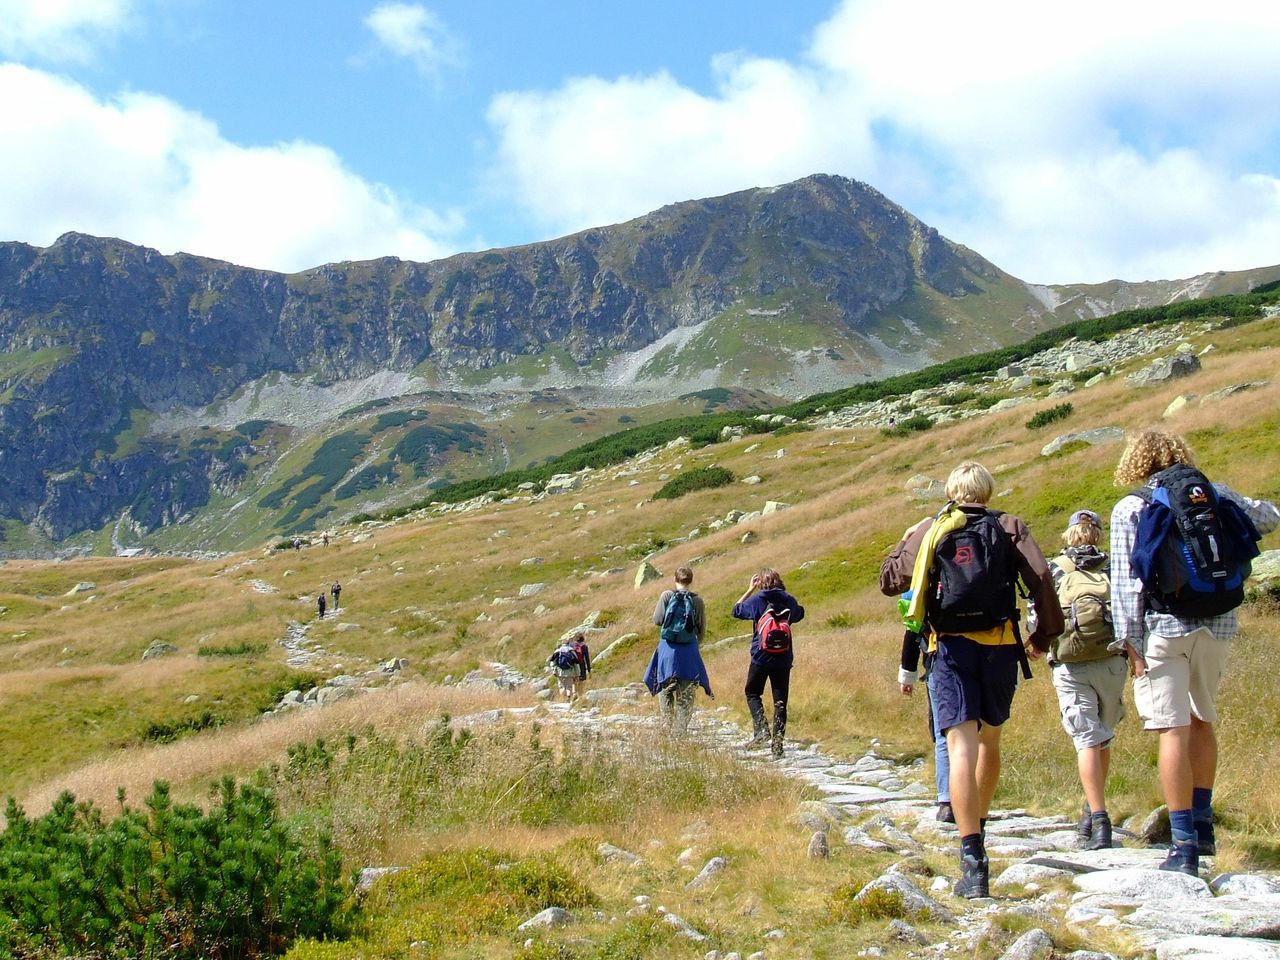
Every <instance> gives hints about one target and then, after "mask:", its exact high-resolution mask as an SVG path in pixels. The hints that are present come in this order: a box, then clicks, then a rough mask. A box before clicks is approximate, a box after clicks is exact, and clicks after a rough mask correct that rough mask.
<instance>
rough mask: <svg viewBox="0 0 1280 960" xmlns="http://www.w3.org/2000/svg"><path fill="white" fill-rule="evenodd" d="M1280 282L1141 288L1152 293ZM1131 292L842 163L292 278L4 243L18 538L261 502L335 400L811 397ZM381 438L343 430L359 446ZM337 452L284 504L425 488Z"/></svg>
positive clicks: (3, 463) (322, 424) (149, 524)
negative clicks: (1088, 278)
mask: <svg viewBox="0 0 1280 960" xmlns="http://www.w3.org/2000/svg"><path fill="white" fill-rule="evenodd" d="M1272 273H1274V274H1276V275H1280V270H1277V271H1272ZM1263 274H1266V271H1261V272H1259V277H1257V278H1255V277H1253V276H1249V277H1234V278H1228V279H1226V280H1223V279H1222V278H1209V279H1206V280H1205V281H1204V282H1203V283H1200V284H1199V285H1198V286H1197V285H1196V284H1191V285H1190V286H1188V283H1186V282H1184V283H1182V284H1181V287H1182V288H1187V289H1181V290H1180V291H1179V290H1176V289H1174V288H1173V287H1169V288H1168V289H1166V287H1161V286H1160V285H1147V286H1146V287H1143V289H1142V290H1141V291H1140V292H1139V293H1138V294H1136V298H1137V300H1135V301H1134V302H1137V301H1138V300H1140V301H1142V302H1164V300H1167V299H1169V298H1171V297H1177V296H1187V295H1191V294H1190V290H1191V288H1195V290H1196V291H1197V292H1199V293H1202V294H1203V293H1209V292H1222V291H1223V289H1224V288H1225V287H1229V286H1230V285H1231V284H1233V283H1234V284H1235V286H1236V287H1239V288H1247V287H1248V286H1249V285H1251V284H1253V283H1255V282H1259V281H1260V280H1261V279H1271V278H1272V277H1271V275H1270V274H1267V275H1265V276H1263ZM1125 297H1128V298H1129V299H1133V298H1134V297H1135V294H1134V292H1133V288H1132V287H1128V286H1126V285H1115V284H1113V285H1110V286H1104V287H1098V288H1089V289H1087V290H1086V289H1084V288H1079V289H1077V288H1043V287H1041V288H1032V287H1030V286H1028V285H1026V284H1023V283H1021V282H1020V281H1018V280H1016V279H1015V278H1013V277H1011V276H1009V275H1008V274H1006V273H1004V272H1003V271H1001V270H999V269H998V268H997V267H995V266H994V265H992V264H991V263H989V262H988V261H986V260H984V259H983V258H982V257H980V256H978V255H977V254H975V253H973V252H972V251H969V250H967V249H965V248H963V247H960V246H958V245H956V244H953V243H951V242H950V241H948V240H946V239H945V238H944V237H942V236H940V235H939V234H938V233H937V231H936V230H934V229H932V228H931V227H929V226H927V225H925V224H923V223H921V222H920V221H919V220H917V219H916V218H914V217H913V216H911V215H910V214H909V213H907V212H906V211H904V210H902V209H901V208H900V207H897V206H896V205H894V204H893V203H891V202H890V201H889V200H887V199H886V198H885V197H883V196H882V195H880V194H879V193H877V192H876V191H875V190H873V189H871V188H870V187H868V186H866V185H864V184H860V183H856V182H853V181H849V180H845V179H842V178H838V177H828V176H814V177H809V178H806V179H804V180H801V181H797V182H796V183H792V184H787V185H784V186H781V187H775V188H769V189H758V190H748V191H743V192H741V193H736V194H731V195H729V196H725V197H719V198H714V199H709V200H700V201H690V202H687V203H680V204H675V205H672V206H669V207H664V208H662V209H661V210H658V211H656V212H654V213H652V214H650V215H648V216H645V217H642V218H640V219H637V220H634V221H631V222H629V223H625V224H620V225H617V226H613V227H603V228H599V229H594V230H589V231H585V232H583V233H580V234H576V235H574V236H570V237H565V238H562V239H559V240H553V241H548V242H545V243H538V244H533V245H529V246H524V247H518V248H512V249H507V250H494V251H489V252H485V253H467V254H460V255H458V256H455V257H451V258H448V259H446V260H442V261H438V262H434V263H408V262H404V261H400V260H398V259H395V258H384V259H381V260H375V261H368V262H361V263H341V264H329V265H325V266H322V267H318V268H316V269H313V270H309V271H305V272H303V273H299V274H292V275H283V274H278V273H271V272H268V271H262V270H252V269H248V268H242V267H237V266H234V265H232V264H228V263H222V262H218V261H213V260H209V259H205V258H201V257H197V256H192V255H188V254H182V253H180V254H175V255H172V256H163V255H161V254H159V253H158V252H156V251H154V250H149V249H145V248H141V247H137V246H134V245H131V244H128V243H125V242H123V241H120V240H113V239H100V238H94V237H87V236H83V235H79V234H67V235H65V236H63V237H61V238H60V239H59V240H58V241H57V242H56V243H54V244H53V245H52V246H50V247H47V248H36V247H32V246H28V245H26V244H21V243H5V244H0V472H2V473H3V475H4V477H5V480H6V482H5V484H4V485H3V487H2V488H0V522H2V523H3V526H0V532H2V533H7V535H8V537H9V539H10V542H11V543H12V542H13V541H14V539H15V537H17V539H19V540H21V539H22V537H23V536H29V535H31V534H32V533H34V534H35V536H36V537H37V538H38V540H39V541H40V542H41V543H43V544H44V546H45V547H46V548H52V547H53V546H54V545H56V544H57V543H58V542H59V541H63V540H65V539H67V538H69V537H73V536H76V535H83V534H85V533H86V532H92V531H101V530H105V529H107V528H109V527H111V526H112V525H113V524H114V525H115V527H116V529H117V530H119V529H125V530H129V531H133V532H134V533H135V534H136V535H139V536H145V535H146V534H148V533H149V532H151V531H154V530H156V529H159V528H161V527H165V526H166V525H171V524H174V523H177V522H180V521H183V520H186V519H189V518H191V517H194V516H196V515H198V514H199V513H200V512H201V511H202V510H205V509H206V508H207V507H208V506H209V505H210V504H211V503H216V502H218V501H219V498H220V497H221V498H222V499H223V500H225V501H226V502H228V503H230V502H238V501H243V500H247V499H252V498H256V497H257V496H258V495H259V494H261V493H264V492H266V488H265V487H264V486H263V485H262V484H263V483H264V482H265V480H266V479H268V478H270V477H272V476H273V474H274V465H275V464H276V462H277V461H278V460H279V459H280V458H281V457H282V456H283V455H284V454H285V453H287V452H288V451H289V450H296V449H300V448H301V447H304V446H305V445H306V444H307V443H308V442H311V441H312V440H314V441H315V443H316V444H319V443H320V442H321V441H322V440H325V439H326V437H327V438H328V439H334V438H333V437H332V436H331V431H332V421H333V420H334V418H335V417H336V416H337V415H339V414H341V413H343V412H344V411H349V410H350V409H351V408H352V407H353V406H358V405H359V404H361V403H365V404H368V403H378V402H382V401H386V400H389V399H395V398H401V397H408V398H409V400H408V402H410V403H419V404H423V403H432V402H435V403H450V404H453V405H454V406H455V407H456V406H457V405H459V404H460V405H461V406H462V407H468V406H471V407H480V408H482V409H484V408H487V409H488V410H489V411H495V410H498V409H500V408H506V409H509V408H510V405H511V404H512V403H513V402H518V401H521V400H527V399H528V397H529V395H530V391H533V390H538V389H544V388H548V387H556V386H559V387H571V388H575V389H578V390H580V391H581V393H580V395H579V396H578V398H577V399H578V402H579V404H580V405H582V406H585V407H602V406H613V407H629V406H635V405H641V404H644V403H646V402H654V401H657V400H665V399H669V398H671V397H672V396H674V395H675V394H678V393H683V392H687V391H691V390H697V389H698V388H713V387H723V386H739V385H742V386H750V387H754V388H758V389H760V390H765V391H768V392H771V393H773V394H777V395H784V396H797V395H802V394H806V393H810V392H813V391H815V390H817V389H819V388H829V387H834V386H837V385H841V384H843V383H847V382H848V381H849V380H850V378H856V377H866V376H877V375H881V374H883V373H886V372H892V371H896V370H900V369H907V368H913V367H915V366H918V365H920V363H922V362H927V361H930V360H937V359H941V358H944V357H947V356H951V355H954V354H956V353H961V352H968V351H971V350H975V349H982V348H987V347H990V346H993V345H996V344H1001V343H1008V342H1013V341H1017V340H1021V339H1023V338H1024V337H1025V336H1026V335H1027V334H1029V333H1031V332H1033V331H1034V330H1036V329H1039V328H1042V327H1044V326H1046V325H1050V324H1054V323H1057V322H1059V320H1060V319H1061V318H1065V317H1074V316H1078V315H1087V314H1089V313H1095V314H1096V313H1104V312H1108V311H1109V310H1111V309H1114V307H1115V304H1116V303H1117V302H1119V301H1120V300H1122V299H1124V298H1125ZM1162 298H1163V299H1162ZM1126 302H1128V301H1126ZM439 390H448V391H450V393H449V394H448V395H447V396H445V395H441V394H439V393H432V392H431V391H439ZM477 418H478V419H483V418H482V417H480V416H479V415H477ZM474 419H475V418H473V422H474ZM273 425H274V426H273ZM454 425H455V426H456V424H454ZM395 426H403V424H397V425H395ZM434 426H435V427H438V428H439V427H449V426H450V424H449V423H447V422H437V423H436V424H434ZM561 426H563V425H561ZM379 429H381V427H380V428H379ZM326 431H329V432H328V433H326ZM376 433H377V431H373V432H366V434H363V435H361V436H359V437H355V438H354V439H352V438H348V440H347V441H343V442H339V443H338V444H337V446H339V447H342V448H343V449H344V450H347V452H348V453H350V451H351V450H352V449H355V450H356V452H357V453H358V452H362V451H364V450H365V447H366V446H368V443H369V441H371V440H374V439H376V438H375V434H376ZM446 433H447V431H446ZM433 437H434V434H433ZM339 439H340V438H339ZM391 439H392V440H394V439H397V438H391ZM398 439H403V436H399V437H398ZM418 439H419V440H421V438H418ZM433 442H434V441H433ZM574 442H577V439H576V438H575V437H574V436H573V435H572V434H569V435H567V436H565V437H564V439H563V440H561V441H559V444H558V445H559V446H560V448H561V449H563V448H565V447H567V446H571V445H572V444H573V443H574ZM344 444H345V446H344ZM389 445H390V441H389V442H388V446H389ZM411 445H412V446H414V449H415V450H419V451H420V450H421V449H422V443H419V442H417V441H416V440H415V441H414V443H413V444H411ZM555 445H556V444H554V443H553V444H552V446H555ZM464 446H465V444H464ZM498 446H500V445H499V444H496V443H495V444H494V449H491V450H489V451H488V455H487V457H481V458H479V459H478V460H476V459H475V458H473V460H474V462H470V461H468V462H465V463H462V465H461V466H459V465H458V463H459V462H458V461H457V458H456V457H455V456H454V454H455V452H456V451H453V450H452V448H451V447H450V442H448V441H446V442H442V443H437V444H436V445H435V446H431V447H430V451H431V457H428V458H426V459H422V458H419V459H418V460H415V461H414V466H413V471H412V474H413V478H414V479H421V480H422V481H423V482H428V481H430V480H431V478H432V477H439V476H441V475H442V474H444V473H445V472H446V471H448V470H451V469H455V468H456V469H462V470H464V471H467V470H470V471H475V470H481V469H486V468H489V467H491V466H492V465H493V464H494V463H495V462H496V463H499V464H501V462H502V459H503V457H507V456H509V455H510V450H509V449H502V450H499V449H497V447H498ZM372 449H373V450H374V451H375V452H376V450H378V449H380V448H379V447H378V444H377V443H374V446H373V448H372ZM322 450H323V448H322ZM314 453H315V456H316V457H321V451H320V450H316V451H314ZM331 454H332V451H329V453H327V454H325V458H327V459H326V460H325V463H323V464H322V465H321V466H318V467H317V466H315V464H316V462H317V461H316V460H315V459H314V458H313V459H312V460H311V461H308V460H307V459H306V458H305V457H302V458H301V459H300V462H299V464H298V467H299V468H301V469H302V470H303V473H302V475H300V476H295V477H294V478H293V479H294V481H295V482H294V483H292V484H290V485H289V490H286V495H285V496H281V497H277V498H275V499H274V500H272V501H271V502H270V503H265V504H264V507H265V509H266V510H268V511H271V510H278V511H279V512H278V513H277V514H276V516H277V517H280V516H281V515H283V516H289V515H290V514H289V513H288V509H289V506H290V501H289V491H290V490H292V489H293V488H294V487H302V488H305V487H306V486H307V484H306V483H303V482H302V481H304V480H307V479H308V478H309V477H314V478H317V479H314V480H312V481H311V486H312V494H311V496H312V497H313V499H312V501H311V502H314V496H316V495H317V492H318V491H320V487H321V486H323V487H324V491H323V492H325V493H327V492H328V491H329V490H332V489H333V488H335V487H336V486H337V485H338V484H340V483H343V482H347V483H352V482H355V487H356V488H357V493H358V494H359V495H360V496H357V497H356V498H355V500H354V502H353V503H352V504H351V509H350V510H348V514H350V513H351V512H354V511H355V509H356V508H358V506H359V505H360V503H361V502H362V500H361V497H362V496H364V495H365V494H366V493H367V492H368V491H369V490H370V489H371V488H372V487H374V486H384V487H385V486H387V485H390V486H392V487H395V486H396V485H397V484H399V483H400V482H402V481H405V480H406V479H408V478H407V477H406V471H405V468H404V467H403V465H402V462H401V461H396V462H395V463H391V464H390V465H387V464H386V463H380V464H379V465H378V467H377V469H378V471H379V472H377V474H376V475H375V476H365V477H363V478H358V477H357V474H358V473H359V471H360V470H361V469H362V468H369V467H370V463H369V462H367V458H366V462H362V461H361V460H360V458H359V457H358V456H355V455H354V454H352V455H350V456H347V458H346V459H345V460H343V461H342V462H340V463H339V462H337V461H335V460H334V457H333V456H332V455H331ZM322 459H324V458H322ZM307 470H312V473H310V474H308V473H306V471H307ZM383 494H384V495H385V490H384V491H383ZM268 496H270V494H268ZM266 499H267V498H264V501H265V500H266ZM297 515H298V512H297V511H294V514H293V519H294V520H296V519H297ZM287 526H288V524H287V523H281V524H279V527H280V528H281V529H284V528H286V527H287ZM2 546H3V544H0V547H2Z"/></svg>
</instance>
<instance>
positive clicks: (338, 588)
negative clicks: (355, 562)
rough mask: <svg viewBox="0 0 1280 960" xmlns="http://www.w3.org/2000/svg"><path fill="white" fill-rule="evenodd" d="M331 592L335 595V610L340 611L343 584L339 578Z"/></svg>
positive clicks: (334, 582) (330, 589) (335, 611)
mask: <svg viewBox="0 0 1280 960" xmlns="http://www.w3.org/2000/svg"><path fill="white" fill-rule="evenodd" d="M329 593H330V594H331V595H332V596H333V612H334V613H337V612H338V598H339V597H341V596H342V584H340V583H339V582H338V581H337V580H335V581H333V586H331V587H330V588H329Z"/></svg>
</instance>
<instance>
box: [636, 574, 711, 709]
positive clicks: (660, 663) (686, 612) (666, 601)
mask: <svg viewBox="0 0 1280 960" xmlns="http://www.w3.org/2000/svg"><path fill="white" fill-rule="evenodd" d="M692 585H693V571H692V570H691V569H689V568H688V567H677V568H676V572H675V589H674V590H664V591H663V592H662V596H660V597H659V598H658V604H657V606H655V607H654V608H653V622H654V624H655V625H656V626H659V627H661V628H662V629H661V630H660V631H659V633H658V646H657V649H655V650H654V651H653V656H652V657H651V658H650V660H649V667H648V669H647V670H646V671H645V675H644V683H645V686H646V687H648V688H649V692H650V693H651V694H654V695H656V696H657V698H658V707H659V709H660V710H661V712H662V717H663V720H664V721H665V722H666V725H667V728H668V729H669V730H671V731H673V732H674V733H678V734H684V733H685V732H686V731H688V729H689V718H690V716H691V715H692V713H693V698H694V695H695V694H696V693H697V687H699V686H700V687H702V689H703V690H705V691H706V692H707V696H708V697H710V698H711V699H713V700H714V699H715V694H714V693H712V692H711V680H710V679H709V678H708V677H707V668H706V665H705V664H704V663H703V662H702V654H701V653H700V652H699V650H698V645H699V644H701V643H702V637H703V634H704V633H705V632H706V629H707V611H706V605H705V604H704V603H703V602H702V598H701V597H700V596H698V595H697V594H696V593H694V592H693V591H692V590H690V589H689V588H690V587H691V586H692Z"/></svg>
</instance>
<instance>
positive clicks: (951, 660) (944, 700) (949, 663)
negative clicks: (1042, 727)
mask: <svg viewBox="0 0 1280 960" xmlns="http://www.w3.org/2000/svg"><path fill="white" fill-rule="evenodd" d="M1018 664H1019V657H1018V647H1017V644H1012V643H1005V644H1001V645H999V646H990V645H988V644H985V643H978V642H977V641H976V640H970V639H969V638H968V637H952V636H942V637H939V638H938V655H937V657H936V658H935V660H934V662H933V684H934V690H933V693H934V709H935V710H936V711H937V722H938V729H940V730H944V731H945V730H949V729H950V728H951V727H954V726H958V725H959V724H962V723H965V722H967V721H969V720H977V721H978V722H979V723H985V724H987V725H988V726H991V727H998V726H1000V725H1001V724H1003V723H1004V722H1005V721H1006V720H1008V719H1009V707H1010V706H1012V704H1013V692H1014V690H1016V689H1017V686H1018Z"/></svg>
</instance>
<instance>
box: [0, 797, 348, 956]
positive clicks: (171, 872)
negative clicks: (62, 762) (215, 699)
mask: <svg viewBox="0 0 1280 960" xmlns="http://www.w3.org/2000/svg"><path fill="white" fill-rule="evenodd" d="M5 819H6V821H7V826H6V827H5V830H4V832H3V833H0V917H3V918H6V919H5V922H4V923H0V956H28V957H35V956H42V957H43V956H74V957H95V958H103V960H115V958H121V960H124V958H134V957H161V956H163V957H165V958H173V960H188V958H189V960H197V958H211V960H223V958H228V960H229V958H232V957H236V958H239V957H254V956H261V955H271V954H277V953H280V952H282V951H283V950H284V949H285V948H287V946H288V945H289V943H290V942H291V941H293V940H294V939H295V938H298V937H302V936H309V937H317V938H323V937H329V936H332V935H334V934H336V933H339V932H340V927H341V924H340V915H341V908H342V906H343V903H344V901H345V900H346V898H347V895H348V892H349V886H348V884H347V883H346V882H344V880H343V878H342V866H341V862H340V859H339V856H338V853H337V851H336V850H335V849H334V848H333V847H332V846H331V845H330V843H329V841H328V839H327V837H325V836H323V835H321V836H318V837H315V838H313V839H310V840H308V838H305V837H302V836H298V835H297V834H296V833H295V831H293V830H290V829H289V828H288V827H286V825H285V824H284V823H283V822H282V821H281V820H279V819H278V818H277V816H276V807H275V801H274V799H273V797H272V794H271V792H270V791H268V790H266V789H263V788H261V787H257V786H250V785H244V786H240V787H237V786H236V784H235V783H234V781H232V780H231V779H230V778H227V779H226V780H224V781H223V782H222V784H221V786H220V787H219V792H218V796H217V799H216V802H215V803H214V804H213V805H212V806H211V807H210V809H209V811H208V812H207V813H206V812H205V811H203V810H201V809H200V808H199V807H196V806H194V805H187V804H175V803H173V802H172V800H171V799H170V796H169V788H168V785H167V784H165V783H163V782H161V781H157V782H156V784H155V787H154V789H153V791H152V793H151V795H150V796H149V797H148V798H147V800H146V809H145V810H133V809H130V808H128V807H125V806H124V805H123V797H121V812H120V814H119V816H117V817H116V818H115V819H114V820H110V821H108V820H107V819H106V818H105V817H104V816H103V814H102V812H101V811H100V810H98V808H97V807H95V806H94V805H93V804H91V803H77V802H76V800H75V797H73V796H72V795H71V794H70V793H64V794H63V795H62V796H61V797H59V798H58V800H57V801H56V802H55V803H54V805H53V808H52V809H51V810H50V811H49V812H48V813H47V814H45V815H44V816H42V817H38V818H35V819H29V818H28V817H27V815H26V813H25V812H24V811H23V810H22V808H21V807H19V806H18V805H17V804H16V803H15V802H14V801H13V800H12V799H11V800H10V801H9V804H8V807H7V809H6V810H5Z"/></svg>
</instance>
